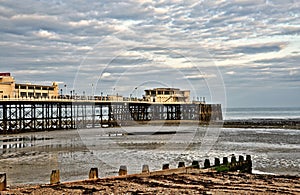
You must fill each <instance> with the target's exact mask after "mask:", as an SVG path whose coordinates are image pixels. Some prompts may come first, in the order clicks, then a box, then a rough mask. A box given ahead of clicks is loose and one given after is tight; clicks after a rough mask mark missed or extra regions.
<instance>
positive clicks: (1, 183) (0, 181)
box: [0, 173, 6, 191]
mask: <svg viewBox="0 0 300 195" xmlns="http://www.w3.org/2000/svg"><path fill="white" fill-rule="evenodd" d="M4 190H6V173H0V191H4Z"/></svg>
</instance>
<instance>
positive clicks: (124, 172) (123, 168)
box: [119, 165, 127, 176]
mask: <svg viewBox="0 0 300 195" xmlns="http://www.w3.org/2000/svg"><path fill="white" fill-rule="evenodd" d="M121 175H127V167H126V166H125V165H121V166H120V169H119V176H121Z"/></svg>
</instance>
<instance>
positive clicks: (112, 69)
mask: <svg viewBox="0 0 300 195" xmlns="http://www.w3.org/2000/svg"><path fill="white" fill-rule="evenodd" d="M0 33H1V36H0V51H1V52H0V70H1V72H11V73H12V75H13V76H14V77H15V79H16V80H17V82H32V83H39V84H49V83H51V82H52V81H57V82H60V86H61V88H62V89H63V90H64V93H65V92H69V91H70V90H75V92H76V93H77V94H83V93H85V94H95V95H100V94H101V93H103V94H117V93H118V94H122V95H124V96H129V95H130V94H132V95H133V96H135V95H138V96H139V95H142V93H143V89H144V88H149V87H150V88H153V87H178V88H182V89H190V90H191V92H192V98H193V99H197V98H200V97H202V96H205V97H206V98H207V100H208V101H213V102H220V103H223V104H225V105H227V106H228V107H253V106H258V107H260V106H300V66H299V65H300V1H298V0H285V1H282V0H228V1H226V0H202V1H201V0H200V1H199V0H197V1H194V0H190V1H179V0H173V1H172V0H169V1H142V0H127V1H124V0H122V1H117V0H87V1H83V0H73V1H68V0H66V1H60V0H39V1H37V0H36V1H33V0H32V1H31V0H22V1H8V0H0ZM64 85H66V86H67V87H64Z"/></svg>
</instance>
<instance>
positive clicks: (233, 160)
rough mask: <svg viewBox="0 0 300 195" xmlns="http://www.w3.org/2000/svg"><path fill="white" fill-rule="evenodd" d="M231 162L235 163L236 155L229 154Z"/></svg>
mask: <svg viewBox="0 0 300 195" xmlns="http://www.w3.org/2000/svg"><path fill="white" fill-rule="evenodd" d="M230 163H231V164H235V163H236V157H235V156H234V154H233V155H232V156H231V161H230Z"/></svg>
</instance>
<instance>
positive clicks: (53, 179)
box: [50, 170, 60, 184]
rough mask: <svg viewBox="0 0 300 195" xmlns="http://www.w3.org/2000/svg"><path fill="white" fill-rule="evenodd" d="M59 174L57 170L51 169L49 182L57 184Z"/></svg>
mask: <svg viewBox="0 0 300 195" xmlns="http://www.w3.org/2000/svg"><path fill="white" fill-rule="evenodd" d="M59 180H60V174H59V170H52V173H51V176H50V184H58V183H60V181H59Z"/></svg>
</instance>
